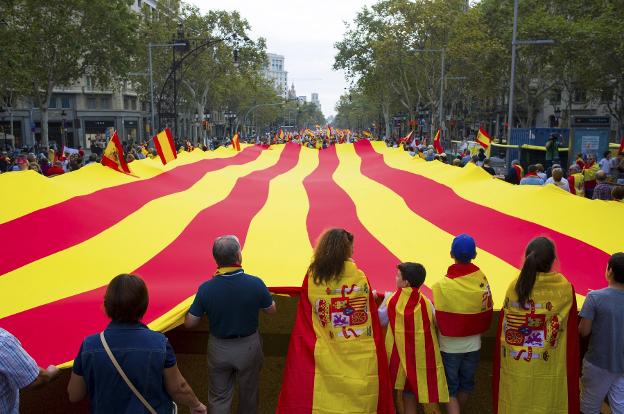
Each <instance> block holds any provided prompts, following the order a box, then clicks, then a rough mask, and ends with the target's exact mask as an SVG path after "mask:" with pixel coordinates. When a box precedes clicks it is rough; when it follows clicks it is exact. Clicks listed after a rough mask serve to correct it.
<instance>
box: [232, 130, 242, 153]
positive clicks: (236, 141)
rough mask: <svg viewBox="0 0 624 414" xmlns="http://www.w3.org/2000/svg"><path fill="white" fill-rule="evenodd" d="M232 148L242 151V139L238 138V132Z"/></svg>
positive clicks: (233, 138) (233, 139)
mask: <svg viewBox="0 0 624 414" xmlns="http://www.w3.org/2000/svg"><path fill="white" fill-rule="evenodd" d="M232 148H234V149H235V150H236V151H240V150H241V146H240V138H239V137H238V132H236V133H235V134H234V136H233V137H232Z"/></svg>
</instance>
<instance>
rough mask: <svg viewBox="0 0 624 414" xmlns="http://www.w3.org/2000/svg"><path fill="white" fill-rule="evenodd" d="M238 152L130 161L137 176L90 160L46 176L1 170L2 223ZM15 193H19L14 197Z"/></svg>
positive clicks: (197, 153) (0, 216) (189, 154)
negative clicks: (166, 161)
mask: <svg viewBox="0 0 624 414" xmlns="http://www.w3.org/2000/svg"><path fill="white" fill-rule="evenodd" d="M235 155H236V152H231V151H226V150H225V149H222V148H219V149H218V150H217V151H212V152H203V151H193V152H192V153H184V155H183V156H182V157H178V159H177V160H176V161H175V162H172V163H171V164H167V165H166V166H163V165H162V163H161V162H160V160H159V159H145V160H136V161H133V162H132V163H131V165H132V174H133V175H135V176H136V177H133V176H131V175H127V174H120V173H118V172H117V171H113V170H112V169H110V168H108V167H104V166H103V165H101V164H89V165H86V166H84V167H82V168H81V169H79V170H78V171H73V172H72V173H71V174H63V175H59V176H57V177H53V178H47V177H44V176H42V175H41V174H38V173H36V172H35V171H24V172H22V173H20V174H0V188H2V198H0V203H2V208H1V209H0V224H1V223H5V222H7V221H10V220H13V219H15V218H17V217H20V216H24V215H26V214H28V213H32V212H33V211H36V210H40V209H42V208H45V207H49V206H51V205H54V204H58V203H61V202H63V201H66V200H68V199H70V198H73V197H77V196H81V195H85V194H91V193H94V192H96V191H98V190H102V189H104V188H108V187H114V186H117V185H122V184H126V183H130V182H133V181H137V180H144V179H148V178H152V177H155V176H157V175H160V174H162V173H163V172H165V171H169V170H172V169H174V168H176V167H179V166H182V165H186V164H190V163H194V162H197V161H199V160H202V159H213V158H230V157H233V156H235ZM24 188H28V193H24ZM15 194H19V195H20V196H19V197H15V196H14V195H15Z"/></svg>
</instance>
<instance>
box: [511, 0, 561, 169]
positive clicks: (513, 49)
mask: <svg viewBox="0 0 624 414" xmlns="http://www.w3.org/2000/svg"><path fill="white" fill-rule="evenodd" d="M518 2H519V0H514V21H513V36H512V39H511V79H510V82H509V110H508V113H507V125H508V127H507V143H508V144H509V143H511V129H512V128H513V111H514V92H515V90H514V88H515V83H516V46H518V45H551V44H553V43H555V41H554V40H551V39H546V40H517V37H518ZM507 161H508V162H509V160H507Z"/></svg>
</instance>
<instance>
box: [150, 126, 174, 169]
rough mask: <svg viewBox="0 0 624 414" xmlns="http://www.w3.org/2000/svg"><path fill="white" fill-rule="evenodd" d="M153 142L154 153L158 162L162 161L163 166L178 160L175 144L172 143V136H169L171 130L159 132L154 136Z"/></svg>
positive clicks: (166, 129)
mask: <svg viewBox="0 0 624 414" xmlns="http://www.w3.org/2000/svg"><path fill="white" fill-rule="evenodd" d="M153 140H154V146H155V147H156V152H157V153H158V156H159V157H160V161H162V163H163V165H166V164H167V163H168V162H170V161H173V160H175V159H176V158H178V152H177V151H176V148H175V143H174V142H173V135H172V134H171V130H170V129H169V128H165V130H164V131H160V132H159V133H158V134H157V135H155V136H154V138H153Z"/></svg>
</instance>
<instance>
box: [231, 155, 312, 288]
mask: <svg viewBox="0 0 624 414" xmlns="http://www.w3.org/2000/svg"><path fill="white" fill-rule="evenodd" d="M276 148H277V147H276ZM318 163H319V159H318V151H315V150H313V149H310V148H301V152H300V154H299V162H298V164H297V166H296V167H295V168H294V169H292V170H290V171H289V172H288V173H286V174H282V175H280V176H278V177H276V178H274V179H273V180H272V181H271V184H270V185H269V196H268V199H267V202H266V203H265V205H264V207H263V208H262V209H261V210H260V211H259V212H258V214H256V216H255V217H254V218H253V220H252V221H251V224H250V227H249V232H248V233H247V238H246V240H245V247H244V249H243V258H244V261H245V262H244V266H245V268H246V269H248V270H249V271H251V272H253V273H254V274H257V275H258V276H260V277H263V276H265V275H271V284H272V285H273V286H292V285H293V281H298V280H303V277H304V275H305V271H306V269H307V267H308V264H309V263H310V258H311V257H312V246H311V244H310V239H309V237H308V229H307V225H306V218H307V214H308V209H309V206H310V203H309V201H308V195H307V193H306V190H305V188H304V186H303V180H304V178H306V177H307V176H308V175H309V174H310V173H312V171H314V169H315V168H316V167H317V165H318ZM276 235H279V237H276ZM293 246H296V248H292V247H293ZM280 251H285V252H287V254H282V255H281V258H280V259H276V260H268V258H275V252H280Z"/></svg>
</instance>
